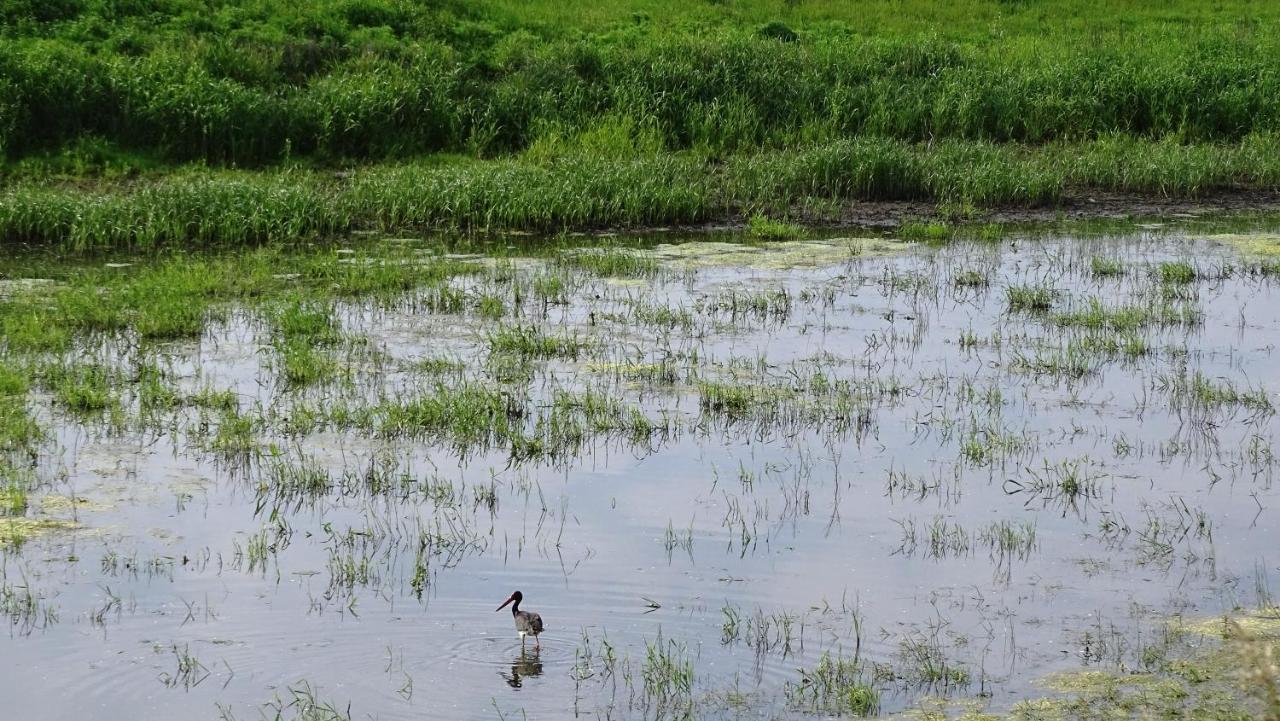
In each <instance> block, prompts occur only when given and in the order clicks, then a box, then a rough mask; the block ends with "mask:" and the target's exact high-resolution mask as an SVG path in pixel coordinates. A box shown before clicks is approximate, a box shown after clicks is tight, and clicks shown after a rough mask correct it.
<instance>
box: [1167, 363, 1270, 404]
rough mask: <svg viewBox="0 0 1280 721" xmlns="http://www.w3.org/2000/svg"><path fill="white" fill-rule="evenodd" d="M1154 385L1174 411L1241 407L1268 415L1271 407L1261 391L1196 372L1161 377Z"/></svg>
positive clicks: (1264, 391) (1266, 395) (1268, 399)
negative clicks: (1162, 392)
mask: <svg viewBox="0 0 1280 721" xmlns="http://www.w3.org/2000/svg"><path fill="white" fill-rule="evenodd" d="M1157 385H1158V386H1159V387H1160V388H1161V389H1162V390H1164V391H1165V392H1166V393H1168V395H1169V402H1170V404H1171V405H1172V406H1173V407H1174V408H1175V409H1182V408H1186V409H1189V410H1192V411H1202V412H1203V411H1209V410H1213V409H1217V408H1243V409H1246V410H1249V411H1253V412H1256V413H1266V414H1270V413H1273V412H1274V411H1275V405H1274V403H1272V401H1271V398H1270V397H1269V396H1268V394H1267V391H1266V389H1265V388H1240V387H1238V386H1237V385H1236V384H1235V383H1233V382H1231V381H1229V380H1218V381H1215V380H1214V379H1211V378H1210V377H1208V376H1206V375H1205V374H1204V372H1203V371H1201V370H1199V369H1197V370H1196V371H1195V372H1194V373H1187V372H1183V373H1179V374H1170V375H1162V376H1160V377H1159V378H1158V379H1157Z"/></svg>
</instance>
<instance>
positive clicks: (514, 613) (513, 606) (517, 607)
mask: <svg viewBox="0 0 1280 721" xmlns="http://www.w3.org/2000/svg"><path fill="white" fill-rule="evenodd" d="M519 614H520V602H519V601H516V602H515V603H513V604H511V615H512V616H518V615H519Z"/></svg>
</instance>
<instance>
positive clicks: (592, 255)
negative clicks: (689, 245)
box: [544, 248, 659, 295]
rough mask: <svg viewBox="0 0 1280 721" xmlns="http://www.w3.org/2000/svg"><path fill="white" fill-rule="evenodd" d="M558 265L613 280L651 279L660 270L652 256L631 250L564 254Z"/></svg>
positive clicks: (585, 250) (611, 249)
mask: <svg viewBox="0 0 1280 721" xmlns="http://www.w3.org/2000/svg"><path fill="white" fill-rule="evenodd" d="M556 263H558V264H559V265H561V266H564V267H566V268H573V269H576V270H581V271H584V272H587V273H591V274H593V275H599V276H604V277H613V278H651V277H653V276H655V275H657V274H658V270H659V268H658V261H657V260H655V259H654V258H653V256H652V255H651V254H649V253H646V252H644V251H643V250H640V249H630V248H602V249H600V250H595V249H579V250H576V251H574V252H564V253H560V254H559V255H557V256H556ZM544 295H546V293H544Z"/></svg>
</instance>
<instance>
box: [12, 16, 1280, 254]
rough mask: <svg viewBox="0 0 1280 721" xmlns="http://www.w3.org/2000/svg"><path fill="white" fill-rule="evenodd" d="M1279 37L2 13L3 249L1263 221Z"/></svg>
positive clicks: (1180, 20) (819, 23) (745, 22)
mask: <svg viewBox="0 0 1280 721" xmlns="http://www.w3.org/2000/svg"><path fill="white" fill-rule="evenodd" d="M1276 19H1277V18H1276V14H1275V11H1274V9H1273V8H1271V7H1270V6H1267V5H1259V4H1257V3H1252V2H1246V1H1244V0H1229V1H1228V2H1219V3H1207V2H1200V1H1199V0H1179V2H1175V3H1166V4H1164V5H1161V6H1160V7H1158V8H1157V7H1152V6H1147V5H1144V4H1140V3H1122V4H1118V5H1117V4H1115V3H1101V2H1086V1H1083V0H1053V2H1049V3H1018V2H986V1H981V2H980V1H978V0H973V1H972V2H960V3H948V4H946V5H945V6H942V5H939V4H937V3H927V2H909V3H905V4H904V3H897V2H879V1H877V2H872V3H858V4H857V5H848V4H844V3H831V2H820V1H818V0H812V1H810V0H801V1H796V2H764V1H763V0H732V1H725V2H720V1H718V0H708V1H706V2H694V3H673V2H670V1H669V0H649V1H647V2H643V3H639V4H635V3H619V2H605V3H597V4H595V5H593V7H592V8H591V10H590V11H587V12H581V13H580V12H578V10H574V11H572V12H569V11H567V10H566V9H564V8H562V7H560V5H558V4H556V3H546V2H534V3H510V2H505V1H502V0H486V1H484V2H466V3H464V2H453V1H452V0H442V1H441V2H431V3H409V2H403V1H402V0H314V1H311V2H305V3H294V4H291V5H289V6H287V7H285V6H281V5H279V4H275V3H262V2H257V1H256V0H234V1H228V2H224V1H221V0H220V1H219V2H204V1H202V0H134V1H131V2H107V1H106V0H58V1H57V2H25V1H17V2H11V3H8V4H7V5H6V6H5V8H4V9H3V10H0V20H3V22H0V38H2V39H3V43H0V155H3V156H4V161H3V165H0V176H2V177H3V178H4V181H5V182H4V186H5V187H4V190H3V192H0V241H3V242H8V243H12V242H37V243H45V242H51V241H55V242H64V243H69V244H72V245H75V246H79V247H104V246H110V247H122V246H124V247H147V246H152V245H157V244H186V243H190V242H230V243H243V242H259V241H263V240H274V241H288V242H293V241H296V240H297V239H299V238H308V237H321V236H327V235H331V234H333V233H339V232H347V231H350V230H353V229H377V230H382V231H390V230H393V229H394V230H396V231H397V232H399V231H405V230H407V229H409V228H421V227H449V228H468V229H475V228H482V229H502V228H506V229H524V230H539V231H557V230H563V229H566V228H582V227H600V226H657V225H670V224H703V223H724V222H732V223H738V222H741V223H747V222H749V223H750V225H751V227H752V229H753V230H755V231H757V232H759V233H765V234H767V235H772V234H776V233H779V232H782V233H784V234H785V233H787V232H789V231H788V230H787V228H786V223H787V221H788V219H791V220H793V221H794V220H802V221H807V222H821V221H839V220H841V219H844V218H846V217H848V216H849V215H850V213H851V208H856V207H858V205H859V203H860V202H862V203H865V202H866V201H920V202H923V203H925V204H926V205H925V206H922V208H921V210H920V212H922V213H925V212H928V213H938V214H941V215H943V216H945V217H967V216H973V215H981V214H982V213H983V212H984V210H985V209H989V208H992V207H1007V206H1015V207H1040V206H1046V207H1050V208H1052V207H1055V206H1058V205H1059V204H1064V203H1065V204H1069V205H1071V204H1074V205H1079V204H1081V203H1083V204H1084V205H1085V206H1086V207H1087V206H1088V205H1089V203H1088V202H1087V201H1088V199H1090V198H1093V197H1094V196H1096V195H1098V194H1108V193H1124V194H1136V195H1138V196H1147V197H1174V198H1195V197H1201V196H1206V195H1208V196H1212V195H1215V194H1222V193H1229V194H1230V193H1235V194H1238V193H1241V192H1257V193H1263V194H1264V195H1262V196H1259V198H1260V199H1261V200H1264V201H1265V202H1267V203H1274V198H1273V196H1272V195H1271V193H1272V191H1275V190H1276V188H1277V183H1278V182H1280V180H1278V179H1280V161H1277V158H1280V152H1277V150H1278V149H1280V142H1278V140H1277V139H1278V138H1280V135H1278V133H1280V127H1277V120H1276V118H1277V117H1280V113H1278V112H1277V102H1280V101H1277V98H1280V81H1278V80H1277V79H1276V78H1277V77H1278V76H1277V74H1276V72H1275V61H1274V58H1275V56H1276V50H1277V42H1278V41H1277V35H1276V33H1275V32H1273V29H1272V28H1273V25H1274V21H1275V20H1276ZM246 206H252V207H254V208H255V209H256V212H254V213H251V214H247V213H243V212H240V209H241V208H243V207H246ZM929 208H932V210H929ZM1114 211H1115V208H1114V207H1112V206H1104V207H1103V209H1102V210H1101V211H1099V212H1114ZM872 217H874V213H873V216H872ZM771 218H772V220H773V221H774V222H775V224H774V225H769V224H768V223H767V222H766V221H769V220H770V219H771Z"/></svg>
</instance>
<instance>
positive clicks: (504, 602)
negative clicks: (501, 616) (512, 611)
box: [493, 596, 516, 613]
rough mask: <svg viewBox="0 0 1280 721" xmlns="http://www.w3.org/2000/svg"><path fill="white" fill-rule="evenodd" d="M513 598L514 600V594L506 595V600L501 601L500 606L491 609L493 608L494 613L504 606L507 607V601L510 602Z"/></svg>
mask: <svg viewBox="0 0 1280 721" xmlns="http://www.w3.org/2000/svg"><path fill="white" fill-rule="evenodd" d="M514 600H516V597H515V596H508V597H507V600H505V601H503V602H502V605H501V606H498V607H497V608H495V609H493V610H494V612H495V613H496V612H498V611H501V610H502V609H504V608H506V607H507V604H508V603H511V602H512V601H514Z"/></svg>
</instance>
